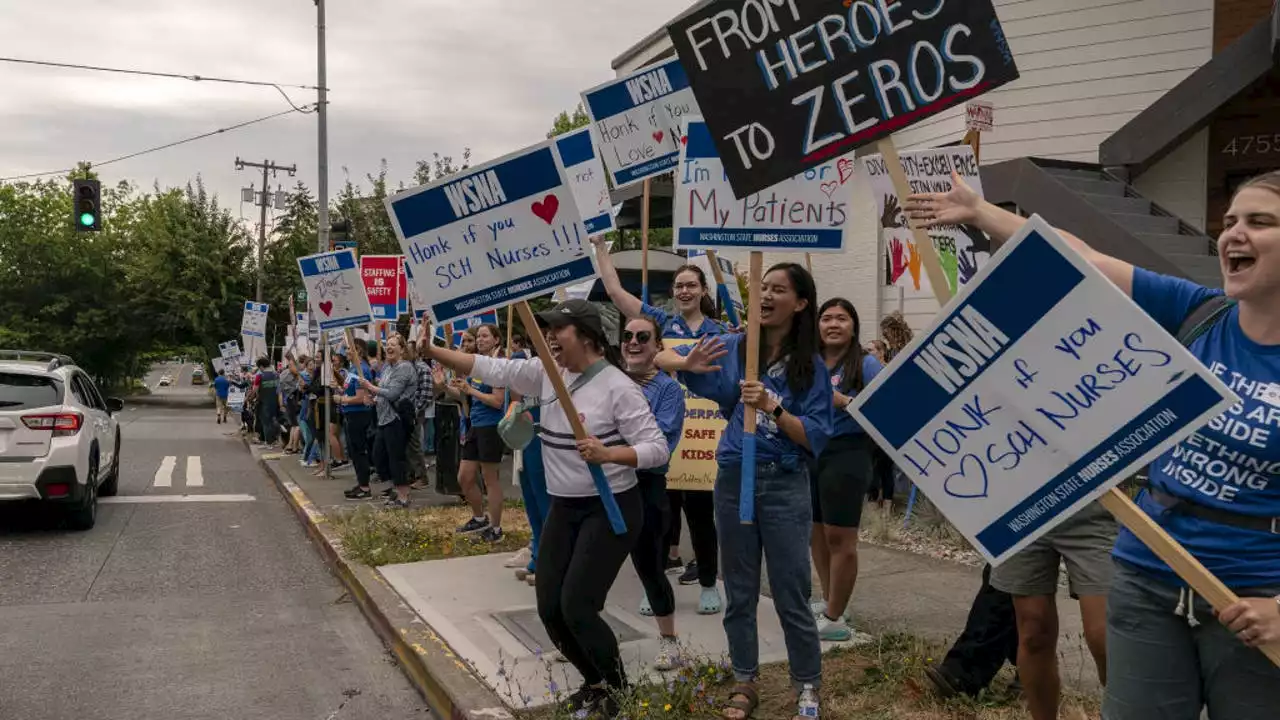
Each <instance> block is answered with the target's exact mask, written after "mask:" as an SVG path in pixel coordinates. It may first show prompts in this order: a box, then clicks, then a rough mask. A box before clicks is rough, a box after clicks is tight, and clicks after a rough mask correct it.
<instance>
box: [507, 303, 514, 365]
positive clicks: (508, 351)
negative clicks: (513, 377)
mask: <svg viewBox="0 0 1280 720" xmlns="http://www.w3.org/2000/svg"><path fill="white" fill-rule="evenodd" d="M512 310H513V308H512V307H511V306H510V305H508V306H507V357H511V333H512V331H514V330H515V325H513V324H512V322H511V313H512Z"/></svg>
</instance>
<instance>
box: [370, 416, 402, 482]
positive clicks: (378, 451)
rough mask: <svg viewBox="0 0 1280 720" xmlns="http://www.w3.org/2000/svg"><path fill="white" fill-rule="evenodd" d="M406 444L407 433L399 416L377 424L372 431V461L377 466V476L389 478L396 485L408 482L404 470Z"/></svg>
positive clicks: (384, 478)
mask: <svg viewBox="0 0 1280 720" xmlns="http://www.w3.org/2000/svg"><path fill="white" fill-rule="evenodd" d="M408 446H409V435H408V433H406V432H405V427H404V422H402V421H401V420H400V418H396V419H395V420H392V421H391V422H389V423H387V424H386V425H379V426H378V429H377V431H376V432H375V433H374V436H373V462H374V464H375V465H377V467H378V476H379V477H381V478H382V479H383V480H390V481H391V484H392V485H395V486H396V487H399V486H401V485H408V484H409V478H408V476H407V474H406V472H405V469H406V468H405V466H406V465H407V460H408V458H407V457H406V456H405V450H406V449H407V448H408Z"/></svg>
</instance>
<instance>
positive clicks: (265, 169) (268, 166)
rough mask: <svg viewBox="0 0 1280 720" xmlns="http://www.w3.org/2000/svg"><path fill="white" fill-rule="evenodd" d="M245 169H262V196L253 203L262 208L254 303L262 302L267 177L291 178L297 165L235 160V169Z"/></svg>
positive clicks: (268, 199)
mask: <svg viewBox="0 0 1280 720" xmlns="http://www.w3.org/2000/svg"><path fill="white" fill-rule="evenodd" d="M247 167H252V168H262V194H261V195H260V196H258V197H257V198H255V200H254V202H255V203H257V205H258V207H260V208H262V216H261V219H260V220H259V221H258V290H257V293H256V294H255V296H254V300H255V301H256V302H262V275H263V269H264V268H263V265H264V260H265V255H264V253H265V250H266V245H267V208H269V207H271V193H270V192H269V191H268V190H267V182H268V179H267V177H268V175H270V176H272V177H274V176H275V174H276V173H277V172H278V171H280V170H284V171H285V172H287V173H289V177H293V176H294V174H295V173H297V172H298V166H297V165H290V166H288V167H285V166H284V165H276V164H275V163H273V162H271V161H270V160H263V161H262V162H260V163H255V162H245V161H244V160H241V159H240V158H238V157H237V158H236V169H237V170H243V169H245V168H247Z"/></svg>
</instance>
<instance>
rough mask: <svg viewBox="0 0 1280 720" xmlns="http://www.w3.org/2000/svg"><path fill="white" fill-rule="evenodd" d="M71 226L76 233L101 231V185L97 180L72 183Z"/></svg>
mask: <svg viewBox="0 0 1280 720" xmlns="http://www.w3.org/2000/svg"><path fill="white" fill-rule="evenodd" d="M72 197H73V198H74V200H75V207H74V208H73V211H72V220H73V224H74V225H75V226H76V231H78V232H97V231H99V230H101V229H102V217H101V213H102V185H101V184H100V183H99V182H98V181H97V180H74V181H72Z"/></svg>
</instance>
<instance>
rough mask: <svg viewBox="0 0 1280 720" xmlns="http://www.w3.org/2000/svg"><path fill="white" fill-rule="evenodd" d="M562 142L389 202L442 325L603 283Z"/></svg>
mask: <svg viewBox="0 0 1280 720" xmlns="http://www.w3.org/2000/svg"><path fill="white" fill-rule="evenodd" d="M553 142H554V141H552V140H547V141H544V142H541V143H538V144H537V145H534V146H532V147H530V148H526V149H524V150H520V151H519V152H516V153H513V154H511V155H508V156H506V157H503V158H500V159H498V160H495V161H493V162H490V163H486V164H484V165H481V166H479V167H477V168H474V169H471V170H467V171H465V172H461V173H458V174H457V175H450V176H449V177H448V178H446V179H444V180H441V181H438V182H435V183H432V184H430V185H426V186H423V187H420V188H416V189H414V190H409V191H406V192H402V193H399V194H397V195H394V196H392V197H389V198H387V200H386V205H387V212H388V213H389V214H390V216H391V224H392V226H393V227H394V228H395V231H396V237H397V238H399V240H400V247H401V248H402V249H403V250H404V255H405V262H406V263H407V264H408V266H409V267H410V268H411V270H410V272H411V274H412V276H413V282H414V283H415V284H416V285H417V286H418V292H419V294H420V295H421V296H422V297H423V298H425V300H426V302H427V303H428V305H429V308H428V309H429V310H430V312H431V317H432V318H434V319H435V321H436V322H437V323H447V322H452V321H454V320H456V319H458V318H462V317H467V316H470V315H474V314H475V313H477V312H479V311H482V310H487V309H489V308H493V307H500V306H503V305H510V304H511V303H514V302H517V301H519V300H525V299H528V298H531V297H535V296H538V295H546V294H548V293H551V292H552V291H554V290H555V289H556V288H559V287H563V286H565V285H571V284H573V283H574V282H577V281H579V280H583V279H585V278H588V277H593V276H594V275H595V266H594V265H593V264H592V261H591V254H590V253H589V252H588V251H587V247H588V245H589V243H588V236H587V231H586V229H585V228H584V227H583V226H582V219H581V218H580V217H579V214H578V208H577V204H576V203H575V202H574V199H573V191H572V190H571V189H570V187H569V182H568V179H567V178H566V176H565V172H564V168H563V166H562V165H561V164H560V163H559V161H558V159H557V157H556V154H555V153H554V152H553V151H552V143H553Z"/></svg>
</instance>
